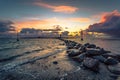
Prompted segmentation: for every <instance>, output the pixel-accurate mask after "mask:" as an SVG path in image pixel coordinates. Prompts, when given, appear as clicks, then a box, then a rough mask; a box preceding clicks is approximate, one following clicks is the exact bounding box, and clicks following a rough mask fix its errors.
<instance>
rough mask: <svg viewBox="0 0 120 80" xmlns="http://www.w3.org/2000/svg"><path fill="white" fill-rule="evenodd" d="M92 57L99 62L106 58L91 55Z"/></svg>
mask: <svg viewBox="0 0 120 80" xmlns="http://www.w3.org/2000/svg"><path fill="white" fill-rule="evenodd" d="M93 58H94V59H97V60H99V61H100V62H102V63H104V62H105V61H106V58H105V57H103V56H101V55H100V56H93Z"/></svg>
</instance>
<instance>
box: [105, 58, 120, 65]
mask: <svg viewBox="0 0 120 80" xmlns="http://www.w3.org/2000/svg"><path fill="white" fill-rule="evenodd" d="M104 63H105V64H107V65H115V64H118V60H116V59H114V58H112V57H108V58H107V59H106V60H105V62H104Z"/></svg>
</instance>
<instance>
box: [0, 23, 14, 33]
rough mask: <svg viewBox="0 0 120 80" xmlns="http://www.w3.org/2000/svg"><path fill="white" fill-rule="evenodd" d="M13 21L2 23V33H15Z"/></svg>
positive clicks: (0, 31)
mask: <svg viewBox="0 0 120 80" xmlns="http://www.w3.org/2000/svg"><path fill="white" fill-rule="evenodd" d="M13 24H14V23H13V22H12V21H0V33H6V32H11V31H15V27H14V26H12V25H13Z"/></svg>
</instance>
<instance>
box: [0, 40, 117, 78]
mask: <svg viewBox="0 0 120 80" xmlns="http://www.w3.org/2000/svg"><path fill="white" fill-rule="evenodd" d="M59 40H61V41H62V42H64V43H63V44H60V45H61V46H65V47H66V48H65V49H66V50H64V51H63V52H60V53H57V54H54V55H50V56H48V57H47V58H43V59H40V60H36V61H31V62H29V63H27V64H25V65H21V66H17V67H16V68H14V69H12V70H9V71H6V72H3V73H2V74H1V73H0V76H1V77H2V78H1V80H6V79H9V80H28V79H29V80H116V79H117V78H118V77H119V74H118V73H119V71H118V72H117V75H116V74H113V73H116V72H114V71H116V70H112V73H111V72H110V71H109V70H108V67H107V66H110V67H109V68H110V69H112V68H114V67H116V65H118V63H119V62H118V63H117V64H114V66H113V65H108V64H107V65H106V64H105V63H104V62H101V61H99V60H98V61H96V60H94V59H92V58H93V56H98V55H101V54H92V53H90V55H89V54H87V55H86V54H84V53H86V52H87V50H86V49H85V48H87V47H83V46H85V44H80V43H77V42H74V41H70V40H65V39H59ZM86 45H88V44H86ZM89 45H90V43H89ZM81 47H82V49H81ZM89 47H90V46H89ZM93 47H94V48H96V47H97V46H96V45H93V44H92V48H89V49H88V48H87V49H88V50H95V51H96V49H94V48H93ZM97 48H98V47H97ZM79 49H80V50H79ZM99 49H102V48H100V47H99V48H98V49H97V50H99ZM81 51H82V52H81ZM71 52H72V53H71ZM102 52H105V53H104V56H110V57H113V58H115V57H116V55H114V54H108V53H110V51H106V50H104V49H102ZM81 54H82V56H81ZM105 54H107V55H105ZM91 55H92V57H91ZM117 56H119V55H117ZM85 57H86V58H85ZM97 58H98V57H97ZM100 58H101V57H100ZM98 59H99V58H98ZM102 59H103V58H102ZM102 59H101V60H102ZM106 59H107V58H106ZM115 59H116V58H115ZM84 60H86V61H85V62H84ZM112 60H113V59H112ZM118 60H119V58H118ZM118 60H117V61H118ZM89 61H90V62H89ZM91 61H92V62H91ZM83 62H84V63H83ZM87 62H89V63H91V64H92V65H89V63H87ZM98 63H99V64H98ZM83 64H84V65H83ZM98 65H99V66H98ZM93 67H94V68H96V69H94V68H93ZM98 67H99V68H98Z"/></svg>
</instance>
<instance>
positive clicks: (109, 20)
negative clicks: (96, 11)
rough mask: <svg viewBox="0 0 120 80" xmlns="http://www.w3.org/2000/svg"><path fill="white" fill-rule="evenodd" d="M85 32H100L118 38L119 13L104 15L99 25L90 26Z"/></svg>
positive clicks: (119, 34) (119, 29)
mask: <svg viewBox="0 0 120 80" xmlns="http://www.w3.org/2000/svg"><path fill="white" fill-rule="evenodd" d="M87 30H88V31H89V32H100V33H105V34H108V35H111V36H119V37H120V13H119V12H118V11H116V10H115V11H113V12H111V13H106V14H104V15H103V16H102V18H101V22H100V23H95V24H93V25H90V26H89V28H88V29H87Z"/></svg>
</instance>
